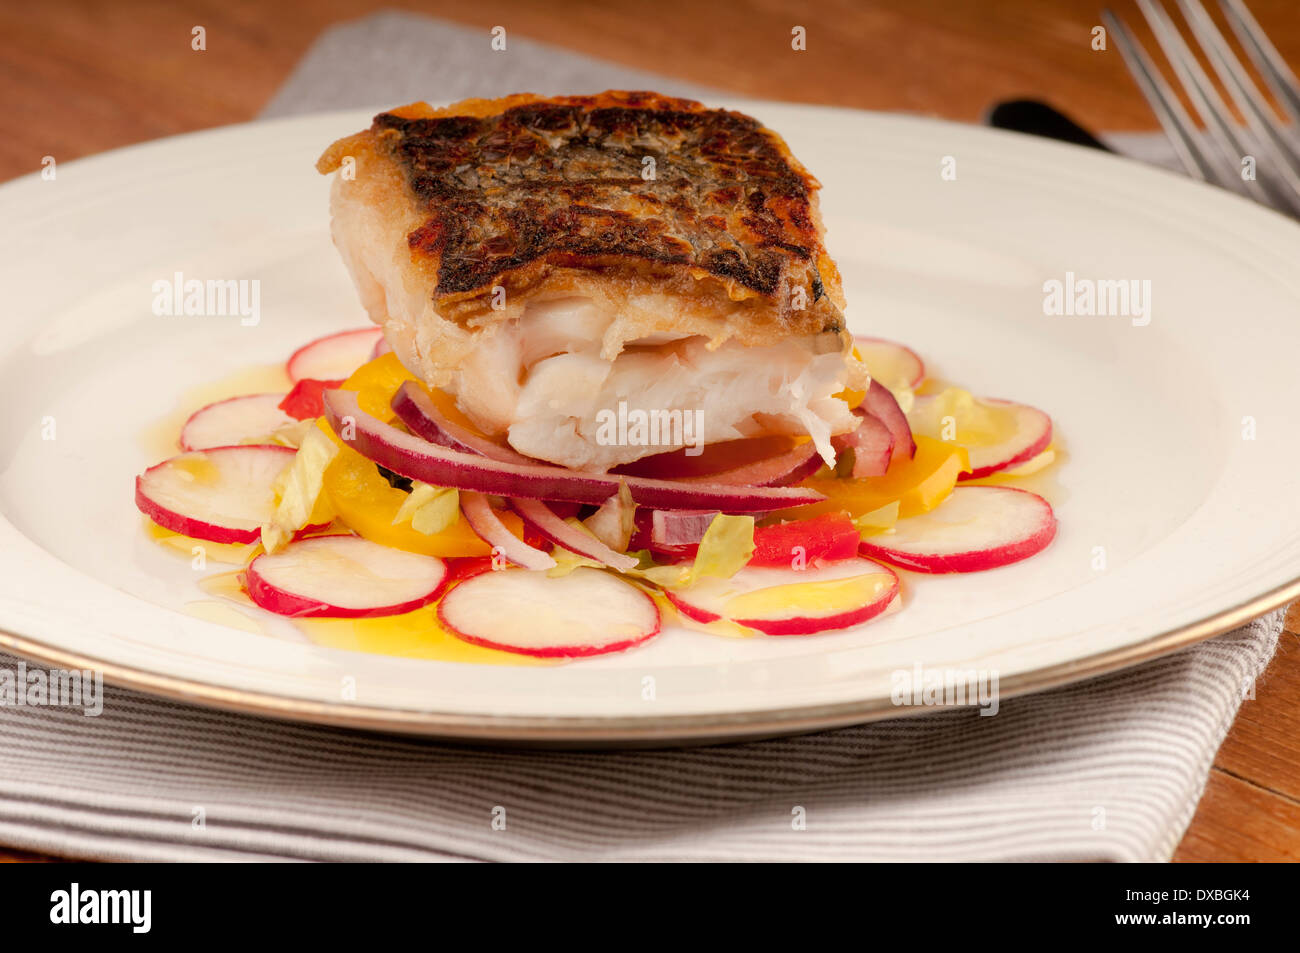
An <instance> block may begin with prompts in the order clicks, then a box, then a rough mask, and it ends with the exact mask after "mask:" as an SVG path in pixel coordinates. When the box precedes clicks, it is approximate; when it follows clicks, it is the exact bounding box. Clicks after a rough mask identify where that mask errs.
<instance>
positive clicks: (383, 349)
mask: <svg viewBox="0 0 1300 953" xmlns="http://www.w3.org/2000/svg"><path fill="white" fill-rule="evenodd" d="M380 330H381V333H380V335H379V340H377V341H375V346H374V347H373V348H371V349H370V359H371V360H372V361H373V360H374V359H375V358H377V357H383V356H384V355H385V354H387V353H388V352H389V351H391V350H392V349H393V346H392V345H391V344H389V343H388V338H386V337H384V335H383V334H382V329H380Z"/></svg>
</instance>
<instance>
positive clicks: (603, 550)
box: [471, 500, 637, 571]
mask: <svg viewBox="0 0 1300 953" xmlns="http://www.w3.org/2000/svg"><path fill="white" fill-rule="evenodd" d="M510 508H511V509H512V510H514V511H515V512H516V513H518V514H519V515H520V516H521V517H523V518H524V520H525V521H526V522H527V523H528V525H530V526H531V527H533V529H535V530H537V532H539V533H541V534H542V535H543V536H545V537H546V538H547V539H549V540H550V541H551V542H553V543H555V544H556V545H557V546H563V547H564V548H565V549H567V550H569V551H570V552H574V553H577V554H578V555H579V556H586V557H587V558H588V559H594V560H596V561H597V562H601V563H604V564H605V565H606V566H611V567H613V568H614V569H617V570H619V571H626V570H628V569H632V568H634V567H635V566H636V564H637V560H636V559H634V558H633V557H631V556H629V555H627V554H626V553H620V552H615V551H614V550H613V549H610V548H609V547H608V546H606V545H605V544H604V543H602V542H601V541H600V540H598V539H597V538H596V537H595V536H592V535H591V534H590V533H587V532H584V531H583V530H580V529H578V528H577V527H576V526H573V525H571V524H569V523H566V522H565V521H564V520H562V519H560V517H559V515H558V514H556V513H555V511H554V510H552V509H551V508H550V507H549V506H547V505H546V504H545V503H543V502H542V501H541V500H511V501H510ZM471 525H472V524H471ZM535 551H536V550H535ZM543 555H545V554H543ZM547 558H548V559H550V560H551V565H555V560H554V558H552V557H549V556H548V557H547ZM520 565H523V564H522V563H520Z"/></svg>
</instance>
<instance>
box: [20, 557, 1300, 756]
mask: <svg viewBox="0 0 1300 953" xmlns="http://www.w3.org/2000/svg"><path fill="white" fill-rule="evenodd" d="M1296 599H1300V578H1296V579H1293V580H1291V581H1290V582H1287V583H1284V584H1283V585H1281V586H1277V587H1275V588H1274V589H1271V590H1269V591H1268V592H1266V593H1264V594H1263V595H1260V596H1256V597H1255V598H1253V599H1249V600H1247V601H1246V602H1243V603H1239V604H1238V605H1236V606H1233V607H1231V608H1228V609H1225V610H1223V611H1221V612H1219V613H1216V614H1215V615H1212V616H1209V617H1207V618H1205V619H1200V620H1197V621H1196V622H1193V623H1189V624H1187V625H1184V626H1179V627H1177V628H1174V629H1169V630H1166V631H1164V632H1161V633H1159V634H1157V635H1154V636H1152V637H1150V638H1148V639H1144V640H1142V641H1141V642H1134V643H1131V644H1129V645H1125V646H1120V647H1119V648H1116V649H1111V650H1109V651H1105V652H1098V653H1095V654H1093V655H1087V656H1084V657H1082V658H1078V659H1073V660H1070V661H1067V662H1058V663H1056V664H1053V665H1049V666H1046V667H1043V668H1037V669H1033V670H1031V671H1027V672H1020V673H1016V674H1014V675H1009V676H1007V677H1005V678H1003V679H1001V680H1000V681H999V686H998V697H999V698H1001V699H1006V698H1013V697H1015V696H1017V695H1026V694H1033V693H1035V692H1041V691H1046V690H1048V689H1051V688H1057V687H1060V686H1062V685H1067V684H1072V683H1074V682H1079V681H1083V680H1085V679H1089V678H1095V677H1097V676H1100V675H1106V674H1109V673H1111V672H1116V671H1120V670H1121V669H1126V668H1129V667H1132V666H1134V665H1138V664H1141V663H1143V662H1149V661H1152V660H1154V659H1158V658H1161V657H1163V656H1166V655H1170V654H1172V653H1174V652H1177V651H1178V650H1179V649H1183V648H1186V647H1188V646H1190V645H1195V644H1196V643H1198V642H1203V641H1205V640H1206V639H1211V638H1213V637H1214V636H1216V635H1222V634H1223V633H1224V632H1229V631H1231V630H1233V629H1236V628H1238V627H1240V626H1242V625H1245V624H1246V623H1248V622H1250V621H1251V620H1253V619H1255V618H1258V617H1259V616H1261V615H1264V614H1265V613H1268V612H1270V611H1272V610H1274V609H1278V608H1281V607H1282V606H1284V605H1286V604H1287V603H1289V602H1292V601H1294V600H1296ZM0 647H2V648H5V649H8V650H10V651H12V652H15V653H16V654H18V655H21V656H23V657H24V658H27V659H30V660H33V661H39V662H44V663H45V664H50V665H57V666H59V667H61V668H68V669H92V670H95V671H99V672H102V673H103V676H104V680H105V681H106V682H108V683H109V684H111V685H114V686H116V687H119V688H128V689H132V690H134V691H140V692H144V693H146V694H149V695H152V696H155V697H161V698H167V699H171V700H174V701H181V702H185V703H188V704H194V703H196V702H201V703H204V704H206V705H208V706H209V707H212V708H217V709H220V710H222V711H227V712H235V713H240V714H246V715H260V716H263V717H270V718H274V719H277V720H279V721H289V722H306V723H310V724H314V725H323V726H329V727H334V728H351V729H357V730H362V731H375V732H382V733H388V734H403V735H418V736H422V737H429V738H437V739H441V740H445V741H461V742H473V743H480V744H482V743H495V744H510V745H520V746H526V747H562V746H574V745H582V746H590V745H593V744H601V743H604V744H621V743H628V742H630V743H633V744H636V745H638V746H642V747H645V746H664V747H669V746H672V745H674V744H675V743H676V744H682V743H684V744H695V745H700V744H712V743H718V742H722V741H728V742H736V741H752V740H756V739H759V738H770V737H780V736H783V735H792V734H805V733H809V732H814V731H825V730H828V729H832V728H843V727H848V726H850V725H858V724H867V723H868V722H872V721H882V720H885V719H888V718H898V717H907V716H913V715H920V714H925V713H927V712H934V711H940V710H943V709H946V708H963V707H964V708H969V707H971V706H969V705H947V704H938V705H894V704H893V703H892V702H888V700H887V699H883V698H872V699H865V700H859V701H851V702H839V703H835V704H831V705H824V706H807V705H804V706H796V707H791V708H782V709H773V710H770V711H750V712H745V711H741V712H711V713H702V714H693V715H655V716H650V715H647V716H637V717H633V718H627V717H618V718H609V717H604V716H541V717H537V716H528V717H523V716H515V715H484V714H457V713H450V712H437V711H421V710H418V709H404V708H377V707H372V706H368V705H354V704H326V703H324V702H316V701H310V700H308V699H304V698H293V697H290V696H281V695H272V694H268V693H266V692H257V691H248V690H244V689H234V688H226V687H224V686H221V685H214V684H212V683H209V682H202V681H198V680H194V679H186V678H180V677H177V676H173V675H161V674H158V673H156V672H149V671H146V670H144V669H140V668H136V667H133V666H129V665H121V664H118V663H115V662H105V661H103V660H102V659H95V658H92V657H89V656H84V655H81V654H79V653H76V652H70V651H67V650H64V649H59V648H56V647H53V646H50V645H48V644H46V643H43V642H40V641H37V640H34V639H30V638H27V637H25V636H20V635H16V634H14V633H12V632H9V631H7V630H0ZM887 702H888V703H887Z"/></svg>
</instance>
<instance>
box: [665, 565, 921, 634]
mask: <svg viewBox="0 0 1300 953" xmlns="http://www.w3.org/2000/svg"><path fill="white" fill-rule="evenodd" d="M664 594H665V595H666V596H667V597H668V600H669V601H670V602H671V603H672V604H673V605H674V606H676V607H677V610H678V611H679V612H681V614H682V615H684V616H686V617H687V618H690V619H694V620H695V621H697V622H716V621H717V620H719V619H726V620H728V621H731V622H735V623H736V624H737V625H743V626H746V627H747V628H750V629H757V630H758V631H759V632H764V633H766V634H768V635H814V634H816V633H818V632H826V631H828V630H830V629H843V628H847V627H848V626H851V625H859V624H861V623H863V622H866V621H867V620H868V619H872V618H874V617H875V616H878V615H880V614H881V613H882V612H884V611H885V610H886V609H887V608H889V606H890V604H891V603H892V602H893V601H894V599H895V598H896V597H897V596H898V577H897V576H895V575H894V573H893V571H892V570H890V569H889V568H888V567H886V566H882V565H880V564H879V563H877V562H873V561H872V560H870V559H863V558H862V557H857V558H854V559H846V560H842V561H840V562H833V563H827V564H825V565H822V566H811V565H810V566H809V567H808V568H807V569H803V570H795V569H776V568H768V567H762V566H746V567H745V568H744V569H742V570H740V572H738V573H736V574H735V575H734V576H732V577H731V578H730V579H717V578H706V579H701V580H699V581H698V582H696V583H695V585H693V586H691V587H689V588H687V589H676V590H674V589H666V590H664Z"/></svg>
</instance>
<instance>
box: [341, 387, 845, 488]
mask: <svg viewBox="0 0 1300 953" xmlns="http://www.w3.org/2000/svg"><path fill="white" fill-rule="evenodd" d="M324 406H325V417H326V419H327V420H328V421H329V424H330V426H331V427H332V428H333V429H334V432H335V433H336V434H339V435H340V437H342V439H343V440H344V441H345V442H347V443H348V444H349V445H350V446H351V447H352V448H353V449H354V450H356V451H357V452H358V453H360V454H361V455H362V456H363V457H367V458H368V459H370V460H372V461H374V462H375V463H378V464H380V465H381V466H383V467H385V468H387V469H389V470H392V471H393V472H394V473H397V474H400V475H401V476H404V477H408V478H410V479H412V480H421V481H423V482H424V483H432V484H433V485H434V486H448V487H456V488H457V489H459V490H476V491H478V492H480V493H491V494H495V495H497V496H505V497H510V498H520V497H521V498H524V499H530V500H550V501H567V502H572V503H590V504H593V505H596V506H599V505H600V504H602V503H604V502H605V501H606V500H607V499H609V498H610V496H612V495H613V494H615V493H617V492H618V488H619V485H620V484H626V485H627V488H628V490H629V491H630V492H631V494H632V499H633V501H634V502H636V503H638V504H639V505H642V506H649V507H655V508H659V509H718V510H722V511H724V512H727V513H754V512H767V511H769V510H779V509H785V508H787V507H791V506H802V505H803V504H805V503H818V502H820V501H821V500H823V499H824V497H823V496H822V494H820V493H818V492H817V491H816V490H809V489H807V488H806V487H794V486H774V487H766V486H724V485H721V484H716V483H685V482H680V481H670V480H650V479H645V478H643V477H623V476H615V475H610V474H603V473H588V472H585V471H580V470H569V469H566V468H564V467H555V466H549V465H541V464H527V465H525V464H521V463H504V462H502V461H499V460H490V459H488V458H486V457H482V456H478V455H476V454H469V453H464V452H462V451H459V450H451V449H449V448H447V447H441V446H438V445H437V444H435V443H430V442H429V441H427V440H422V439H420V438H419V437H417V436H415V435H413V434H409V433H405V432H403V431H401V430H398V429H397V428H396V427H392V426H390V425H388V424H386V423H383V422H382V421H380V420H377V419H376V418H374V417H372V416H371V415H370V414H367V413H365V412H364V411H363V410H362V409H361V405H360V404H359V403H357V395H356V394H355V393H354V392H352V391H346V390H331V391H326V392H325V399H324Z"/></svg>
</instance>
